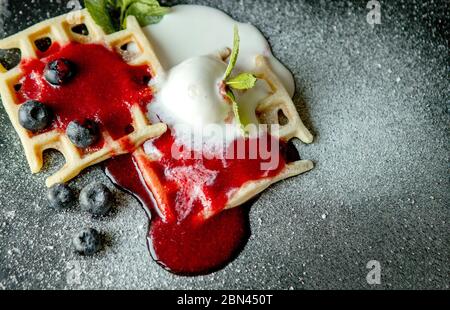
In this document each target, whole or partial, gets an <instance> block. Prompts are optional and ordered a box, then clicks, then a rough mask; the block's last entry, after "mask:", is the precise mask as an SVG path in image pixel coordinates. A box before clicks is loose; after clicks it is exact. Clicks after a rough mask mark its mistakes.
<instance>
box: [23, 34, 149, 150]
mask: <svg viewBox="0 0 450 310" xmlns="http://www.w3.org/2000/svg"><path fill="white" fill-rule="evenodd" d="M38 57H39V58H37V59H25V60H23V61H22V62H21V64H20V68H21V70H22V72H23V77H22V78H21V79H20V81H19V83H20V84H21V87H20V89H19V91H18V92H17V97H18V100H19V103H20V104H21V103H24V102H25V101H27V100H37V101H40V102H42V103H44V104H45V105H47V106H49V107H50V108H51V109H52V111H53V114H54V115H55V121H54V123H53V125H52V128H51V129H60V130H62V131H65V129H66V127H67V125H68V124H69V123H70V122H71V121H74V120H77V121H79V122H83V121H84V120H86V119H90V120H93V121H96V122H97V123H98V124H99V125H100V129H101V131H102V132H105V131H106V132H108V133H109V135H111V137H112V138H113V139H114V140H118V139H120V138H122V137H124V136H126V135H127V130H128V129H127V128H129V126H130V124H131V123H132V118H131V113H130V108H131V107H132V106H134V105H138V106H139V107H141V108H142V109H145V106H146V105H147V104H148V102H150V101H151V100H152V96H153V95H152V91H151V89H150V88H149V87H148V85H147V83H148V80H149V78H150V77H151V72H150V68H149V67H148V66H130V65H128V64H127V63H126V62H125V61H124V60H123V59H122V57H121V55H120V54H118V53H116V52H114V51H112V50H110V49H109V48H107V47H105V46H104V45H101V44H79V43H69V44H67V45H65V46H59V45H58V44H57V43H54V44H53V45H52V46H51V47H50V49H49V50H48V51H46V52H45V53H42V52H40V53H39V55H38ZM59 58H65V59H68V60H70V61H71V62H73V63H75V65H76V68H77V69H76V74H75V76H74V78H73V79H71V80H70V82H68V83H66V84H63V85H61V86H53V85H51V84H50V83H48V82H47V81H46V80H45V78H44V75H43V74H44V68H45V66H46V64H47V63H49V62H51V61H53V60H56V59H59ZM100 143H101V141H100V142H99V145H97V147H101V145H102V144H100Z"/></svg>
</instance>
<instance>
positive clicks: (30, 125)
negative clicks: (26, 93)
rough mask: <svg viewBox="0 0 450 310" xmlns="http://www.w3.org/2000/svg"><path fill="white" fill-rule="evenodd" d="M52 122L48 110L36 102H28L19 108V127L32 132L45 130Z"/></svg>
mask: <svg viewBox="0 0 450 310" xmlns="http://www.w3.org/2000/svg"><path fill="white" fill-rule="evenodd" d="M51 121H52V113H51V111H50V109H49V108H48V107H47V106H45V105H44V104H43V103H41V102H39V101H36V100H28V101H27V102H25V103H24V104H22V105H21V106H20V108H19V123H20V125H21V126H22V127H23V128H25V129H28V130H30V131H32V132H36V131H39V130H43V129H45V128H47V127H48V126H49V125H50V123H51Z"/></svg>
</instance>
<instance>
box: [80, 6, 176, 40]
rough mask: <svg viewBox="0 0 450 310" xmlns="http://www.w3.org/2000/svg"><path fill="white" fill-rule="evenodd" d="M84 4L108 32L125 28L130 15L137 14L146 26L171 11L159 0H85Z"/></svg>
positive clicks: (158, 20) (141, 23) (137, 17)
mask: <svg viewBox="0 0 450 310" xmlns="http://www.w3.org/2000/svg"><path fill="white" fill-rule="evenodd" d="M84 6H85V7H86V8H87V10H88V11H89V14H91V16H92V18H93V19H94V21H95V22H96V23H97V25H99V26H100V27H102V29H103V30H104V31H105V32H106V33H107V34H110V33H113V32H116V31H119V30H122V29H125V28H126V20H127V17H128V16H131V15H132V16H135V17H136V19H137V20H138V22H139V25H140V26H141V27H145V26H147V25H150V24H156V23H158V22H160V21H161V19H162V18H163V17H164V15H166V14H167V13H168V12H169V8H166V7H162V6H160V5H159V2H158V1H157V0H84Z"/></svg>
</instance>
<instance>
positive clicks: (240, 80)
mask: <svg viewBox="0 0 450 310" xmlns="http://www.w3.org/2000/svg"><path fill="white" fill-rule="evenodd" d="M257 80H258V79H257V78H256V77H255V76H254V75H253V74H250V73H241V74H239V75H238V76H236V77H234V78H232V79H229V80H228V81H227V82H226V84H227V86H229V87H231V88H233V89H237V90H247V89H252V88H253V87H255V85H256V81H257Z"/></svg>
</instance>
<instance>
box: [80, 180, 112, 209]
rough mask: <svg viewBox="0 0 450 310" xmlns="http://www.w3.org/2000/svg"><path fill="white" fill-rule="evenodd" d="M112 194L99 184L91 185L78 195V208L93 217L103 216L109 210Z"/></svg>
mask: <svg viewBox="0 0 450 310" xmlns="http://www.w3.org/2000/svg"><path fill="white" fill-rule="evenodd" d="M111 205H112V194H111V192H110V191H109V189H108V188H107V187H106V186H105V185H103V184H101V183H92V184H90V185H88V186H86V187H85V188H84V189H83V190H82V191H81V193H80V206H81V209H82V210H83V211H86V212H89V213H91V214H92V215H94V216H104V215H105V214H106V213H108V211H109V210H110V209H111Z"/></svg>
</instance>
